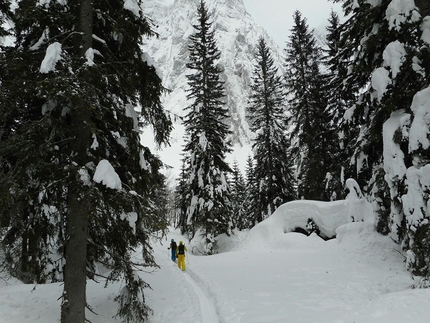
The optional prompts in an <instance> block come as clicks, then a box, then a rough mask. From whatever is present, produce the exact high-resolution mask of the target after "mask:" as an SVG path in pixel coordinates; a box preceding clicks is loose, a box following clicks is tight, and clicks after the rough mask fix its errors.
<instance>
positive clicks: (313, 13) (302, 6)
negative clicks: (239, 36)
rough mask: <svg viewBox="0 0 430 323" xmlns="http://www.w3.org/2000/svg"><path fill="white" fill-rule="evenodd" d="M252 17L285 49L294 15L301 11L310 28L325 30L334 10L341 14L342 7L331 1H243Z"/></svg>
mask: <svg viewBox="0 0 430 323" xmlns="http://www.w3.org/2000/svg"><path fill="white" fill-rule="evenodd" d="M243 2H244V4H245V8H246V9H247V11H248V13H249V14H250V15H251V17H252V18H253V19H254V20H255V21H256V22H257V23H258V24H260V25H261V26H262V27H263V28H264V29H266V30H267V33H268V34H269V35H270V36H271V37H272V38H273V40H274V41H275V42H276V43H277V44H278V45H279V46H280V48H281V49H283V48H285V42H286V41H287V40H288V35H289V33H290V29H291V28H292V26H293V18H292V16H293V13H294V11H295V10H299V11H300V12H301V13H302V16H303V17H305V18H307V20H308V25H309V27H310V28H317V29H319V28H324V26H326V25H327V19H328V18H329V15H330V11H331V9H332V8H333V9H334V10H335V11H336V12H338V13H339V14H340V13H341V12H342V11H341V5H340V4H338V3H336V4H335V3H332V2H331V1H329V0H243Z"/></svg>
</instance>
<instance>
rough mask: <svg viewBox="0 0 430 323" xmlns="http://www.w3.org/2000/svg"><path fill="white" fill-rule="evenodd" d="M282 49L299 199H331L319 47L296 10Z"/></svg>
mask: <svg viewBox="0 0 430 323" xmlns="http://www.w3.org/2000/svg"><path fill="white" fill-rule="evenodd" d="M293 19H294V25H293V28H292V29H291V35H290V37H289V40H288V41H287V43H286V49H285V54H286V58H285V84H286V90H287V100H288V111H289V114H290V115H289V116H288V118H287V120H288V124H289V126H290V129H291V132H290V141H291V144H292V155H293V158H294V163H295V165H296V177H297V181H298V183H297V185H298V188H297V189H298V196H299V198H305V199H311V200H330V199H331V194H330V192H327V191H326V189H325V183H326V175H327V172H328V171H329V165H330V158H329V157H330V154H329V153H328V151H329V148H330V145H331V142H332V140H331V139H330V136H331V135H332V131H331V129H330V115H329V114H328V113H327V111H326V107H327V100H326V99H327V95H326V93H325V87H324V86H323V82H324V78H323V75H322V73H321V71H320V66H319V64H320V63H321V49H320V48H319V46H317V44H316V40H315V37H314V36H313V34H312V31H310V30H309V27H308V25H307V20H306V18H303V17H302V15H301V13H300V12H299V11H296V12H295V13H294V15H293Z"/></svg>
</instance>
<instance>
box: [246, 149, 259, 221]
mask: <svg viewBox="0 0 430 323" xmlns="http://www.w3.org/2000/svg"><path fill="white" fill-rule="evenodd" d="M254 164H255V162H254V158H253V157H252V156H251V155H249V156H248V158H247V159H246V168H245V179H246V196H245V207H246V208H245V214H244V216H245V218H244V219H243V220H242V222H243V226H244V227H243V229H251V228H252V227H253V226H254V225H256V224H257V223H258V221H257V219H258V218H259V217H260V212H259V210H260V207H259V202H258V196H259V190H258V183H257V180H256V177H255V172H254V169H255V165H254Z"/></svg>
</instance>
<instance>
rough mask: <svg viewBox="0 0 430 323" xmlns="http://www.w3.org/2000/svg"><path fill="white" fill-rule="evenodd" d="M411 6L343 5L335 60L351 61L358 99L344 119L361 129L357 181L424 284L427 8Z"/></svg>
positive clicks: (426, 258) (429, 72)
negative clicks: (340, 30)
mask: <svg viewBox="0 0 430 323" xmlns="http://www.w3.org/2000/svg"><path fill="white" fill-rule="evenodd" d="M416 3H417V5H418V7H414V6H412V7H411V6H405V7H401V8H400V7H393V3H392V2H391V1H388V0H383V1H380V2H374V3H367V4H364V3H363V4H360V5H359V6H357V5H354V4H353V3H352V2H351V1H344V5H343V7H344V11H345V13H347V14H348V15H349V19H348V20H347V21H346V22H345V23H344V24H343V27H342V28H343V30H344V32H343V33H342V38H341V43H342V46H341V51H340V55H342V57H343V58H349V62H348V65H347V68H348V69H349V70H350V71H353V73H350V74H348V76H347V78H346V80H345V84H348V85H349V87H350V88H351V89H352V90H354V91H355V92H356V93H357V95H358V100H357V103H356V104H355V105H354V106H353V107H351V113H350V114H351V116H352V118H351V119H352V121H353V123H354V125H355V126H356V127H357V128H358V129H360V133H359V135H358V138H357V140H356V142H355V146H354V148H355V152H354V160H355V161H356V165H357V169H358V171H359V173H358V176H359V178H360V180H361V182H362V183H364V184H367V183H368V184H367V185H365V186H364V191H365V192H366V193H367V195H368V196H369V198H370V199H371V200H372V202H374V203H373V205H375V207H376V208H375V211H376V212H377V214H378V223H377V228H378V230H379V231H380V232H382V233H387V232H389V233H390V236H391V237H392V238H393V239H394V240H396V241H398V242H401V243H402V245H403V247H404V248H405V250H407V255H408V256H407V265H408V266H409V267H410V269H411V271H412V272H413V273H414V274H417V275H421V276H423V277H424V283H423V284H424V285H428V281H429V279H430V271H429V268H430V263H429V259H430V256H429V255H430V252H429V250H430V248H429V246H430V244H429V243H428V241H429V239H428V237H429V236H430V234H429V232H430V228H429V226H428V224H427V223H428V221H429V215H428V212H426V211H425V208H426V206H425V205H428V201H429V199H428V187H427V186H426V185H423V183H424V182H426V181H427V180H428V179H426V176H424V175H423V173H424V172H425V171H424V170H425V169H426V168H427V167H428V164H429V163H430V158H429V157H428V156H429V147H428V144H427V142H428V139H425V140H423V137H421V135H418V136H417V134H418V133H421V134H423V133H428V129H429V126H430V125H429V122H428V121H425V122H424V123H423V119H422V116H421V113H422V112H423V110H425V109H428V108H429V107H428V104H424V103H423V101H422V99H423V97H424V98H425V97H428V95H429V94H430V93H429V92H430V90H429V88H428V78H429V75H430V65H429V64H430V56H429V48H430V41H429V40H428V39H427V38H426V37H424V33H425V32H428V30H429V29H430V25H429V24H428V23H426V21H425V20H424V19H423V16H422V15H420V9H421V10H422V13H425V12H428V11H426V10H428V6H427V7H426V4H424V2H422V1H417V2H416ZM399 8H400V12H399V10H398V9H399ZM375 26H378V28H375ZM417 128H418V129H420V130H417ZM381 130H382V131H381ZM424 137H428V135H424Z"/></svg>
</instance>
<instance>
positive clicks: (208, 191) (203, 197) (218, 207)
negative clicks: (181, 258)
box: [184, 1, 231, 253]
mask: <svg viewBox="0 0 430 323" xmlns="http://www.w3.org/2000/svg"><path fill="white" fill-rule="evenodd" d="M197 15H198V19H197V23H195V24H194V25H193V27H194V31H195V32H194V33H193V34H192V35H191V36H190V41H191V44H190V45H189V51H190V62H189V63H187V65H186V66H187V68H188V69H190V71H191V74H189V75H187V78H188V85H189V90H188V92H189V93H188V95H187V98H188V100H189V102H190V105H189V106H187V107H186V111H187V114H186V116H185V120H184V125H185V131H186V134H187V141H186V144H185V148H184V150H185V152H186V153H187V154H189V156H190V158H189V160H190V182H189V185H190V190H191V196H190V197H191V199H190V201H189V207H188V211H187V212H188V219H189V222H191V223H192V229H191V236H194V234H195V233H196V231H198V230H201V232H202V236H203V237H204V238H205V240H206V246H207V251H206V252H207V253H213V252H216V240H215V239H216V238H215V237H216V236H217V235H219V234H222V233H226V234H230V229H231V228H230V223H231V221H230V220H231V219H230V212H229V210H230V201H229V187H228V183H227V177H226V174H227V173H229V172H230V171H231V169H230V167H229V165H228V164H227V163H226V161H225V156H226V154H227V153H228V152H230V151H231V148H230V147H231V145H230V144H229V142H228V141H227V136H228V135H229V133H230V132H229V129H228V126H227V124H226V123H225V120H226V118H227V117H228V109H227V108H226V107H225V102H224V101H223V98H224V96H225V93H224V83H223V82H222V81H221V68H220V67H219V66H218V65H217V64H218V60H219V57H220V52H219V50H218V48H217V45H216V42H215V38H214V31H213V28H212V22H211V21H210V16H209V13H208V10H207V8H206V5H205V2H204V1H200V2H199V5H198V8H197Z"/></svg>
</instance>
